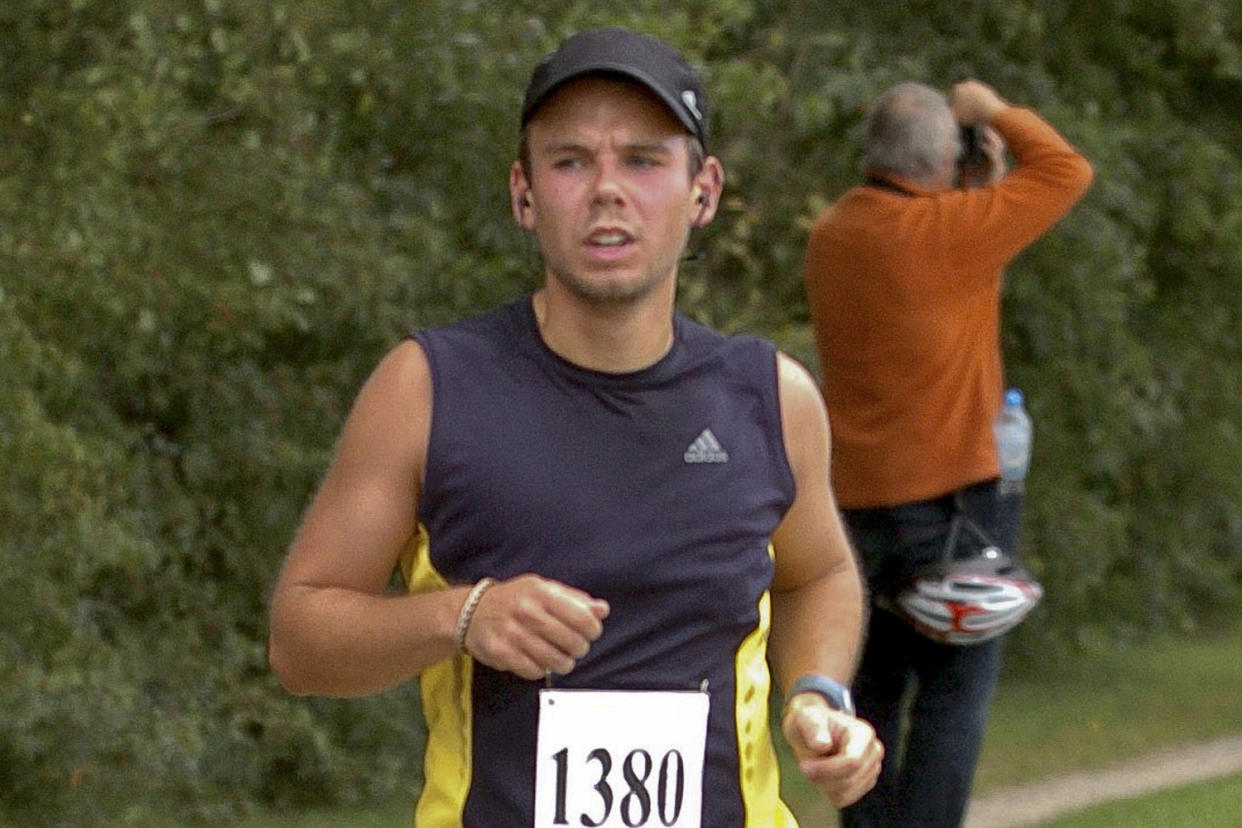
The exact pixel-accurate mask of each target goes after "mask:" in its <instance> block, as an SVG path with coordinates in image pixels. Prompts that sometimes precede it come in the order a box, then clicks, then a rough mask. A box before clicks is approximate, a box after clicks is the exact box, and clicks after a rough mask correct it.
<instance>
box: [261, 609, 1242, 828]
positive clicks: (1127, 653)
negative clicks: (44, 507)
mask: <svg viewBox="0 0 1242 828" xmlns="http://www.w3.org/2000/svg"><path fill="white" fill-rule="evenodd" d="M1240 686H1242V631H1235V632H1231V633H1228V634H1222V635H1213V636H1201V637H1196V638H1193V639H1164V640H1160V641H1155V642H1145V643H1142V644H1135V645H1133V646H1119V647H1115V648H1113V649H1112V650H1110V651H1108V652H1103V653H1097V654H1093V655H1084V656H1081V657H1079V658H1078V659H1076V660H1075V661H1074V662H1072V663H1058V664H1052V665H1049V668H1048V670H1047V671H1046V672H1044V673H1043V674H1040V675H1035V676H1031V677H1027V678H1023V679H1006V680H1005V681H1003V682H1002V685H1001V687H1000V690H999V692H998V694H997V698H996V702H995V704H994V705H993V707H992V715H991V723H990V725H989V728H988V733H987V737H986V740H985V742H984V749H983V756H982V759H981V760H980V765H979V769H978V775H977V779H976V786H975V787H976V791H979V792H984V791H987V790H989V789H992V788H996V787H999V786H1002V785H1009V784H1017V783H1021V782H1032V781H1035V780H1038V779H1041V778H1043V777H1046V776H1049V775H1051V774H1054V773H1064V772H1067V771H1073V770H1087V769H1093V768H1100V767H1103V766H1106V765H1110V764H1114V763H1116V762H1120V761H1124V760H1126V759H1128V758H1132V757H1134V756H1137V755H1141V754H1143V753H1147V752H1151V751H1155V750H1158V749H1160V748H1165V747H1172V746H1175V745H1178V744H1183V743H1186V742H1191V741H1195V740H1197V739H1206V738H1211V737H1214V736H1222V735H1226V734H1232V733H1239V732H1242V705H1240V704H1238V690H1237V688H1238V687H1240ZM777 741H778V744H780V746H781V758H782V765H783V772H782V777H783V778H782V789H783V793H784V795H785V798H786V801H787V802H788V803H789V805H790V807H791V808H792V809H793V811H794V813H795V814H796V815H797V816H798V818H799V821H800V822H801V823H802V824H803V826H825V825H834V824H835V815H834V812H833V810H832V808H831V807H830V806H829V805H827V803H826V802H825V801H824V800H823V798H822V797H821V796H820V795H819V794H818V792H817V791H815V790H814V789H813V788H811V786H810V785H809V784H808V783H807V782H806V781H805V780H804V779H802V777H801V776H800V775H799V774H798V772H797V770H796V769H795V768H794V766H793V764H792V762H791V760H790V757H789V755H788V752H787V751H785V750H784V749H783V743H781V742H780V739H779V738H778V740H777ZM1240 801H1242V778H1230V779H1229V780H1228V781H1220V780H1216V781H1211V782H1205V783H1201V784H1196V785H1192V786H1189V787H1187V788H1182V789H1176V790H1173V791H1166V792H1162V793H1160V794H1157V795H1154V796H1152V797H1143V798H1140V799H1137V800H1130V801H1128V802H1125V803H1114V804H1110V805H1105V806H1101V807H1100V808H1092V809H1090V811H1088V812H1084V814H1083V816H1084V818H1086V817H1087V816H1091V815H1095V814H1096V813H1097V812H1098V814H1099V816H1092V817H1091V818H1095V819H1098V820H1099V821H1095V822H1069V821H1064V820H1062V821H1057V822H1053V823H1048V828H1053V827H1054V826H1055V828H1071V826H1072V828H1097V827H1098V826H1127V828H1129V827H1130V826H1139V828H1143V827H1145V826H1161V828H1164V826H1171V828H1178V826H1183V825H1184V826H1191V825H1195V826H1198V825H1212V826H1214V828H1215V826H1236V827H1237V828H1242V816H1239V815H1238V813H1237V811H1238V807H1237V803H1238V802H1240ZM1131 805H1133V806H1134V807H1139V808H1141V809H1143V810H1141V811H1140V812H1138V814H1139V815H1138V816H1134V815H1133V814H1132V812H1128V811H1125V810H1116V809H1124V808H1126V807H1129V806H1131ZM412 808H413V803H412V802H411V801H408V800H403V801H400V802H397V803H390V804H385V805H381V806H377V807H376V808H373V809H365V810H364V809H350V810H345V809H342V810H337V811H319V812H314V813H309V814H302V815H288V816H281V815H270V816H267V815H265V816H260V817H255V818H252V819H249V820H247V821H245V822H244V823H241V828H345V826H349V828H355V827H357V828H372V826H374V828H380V826H385V828H386V827H387V826H400V825H404V826H408V825H410V821H411V811H412ZM1166 809H1167V810H1166ZM1166 813H1168V814H1171V815H1172V816H1169V817H1167V818H1166V817H1165V816H1163V815H1164V814H1166ZM1178 814H1182V815H1183V816H1177V815H1178ZM1185 814H1191V815H1193V814H1198V815H1199V817H1198V818H1194V819H1191V818H1189V817H1186V816H1184V815H1185ZM1216 814H1220V815H1221V816H1220V817H1219V818H1216V817H1215V815H1216ZM1207 815H1212V816H1211V817H1210V818H1208V817H1207ZM1067 819H1068V818H1067ZM1109 820H1112V821H1109ZM1179 820H1180V821H1179ZM1230 820H1233V821H1230Z"/></svg>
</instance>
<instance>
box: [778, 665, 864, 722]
mask: <svg viewBox="0 0 1242 828" xmlns="http://www.w3.org/2000/svg"><path fill="white" fill-rule="evenodd" d="M798 693H818V694H820V695H821V696H823V697H824V700H825V701H827V702H828V706H829V707H831V708H832V709H833V710H840V711H841V712H842V713H848V714H850V715H851V716H853V715H855V714H854V697H853V696H851V695H850V689H849V688H848V687H846V686H845V685H844V684H842V683H841V682H839V681H837V680H835V679H830V678H828V677H827V676H821V675H818V674H816V673H810V674H808V675H805V676H803V677H802V678H800V679H798V680H797V681H795V682H794V683H793V686H791V687H790V688H789V693H788V694H786V696H785V699H786V704H788V700H789V699H791V698H793V697H794V696H795V695H796V694H798Z"/></svg>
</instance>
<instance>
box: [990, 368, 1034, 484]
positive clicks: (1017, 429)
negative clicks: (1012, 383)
mask: <svg viewBox="0 0 1242 828" xmlns="http://www.w3.org/2000/svg"><path fill="white" fill-rule="evenodd" d="M992 430H993V433H994V434H995V435H996V456H997V459H998V460H999V461H1000V474H1001V479H1000V491H1001V494H1003V495H1011V494H1020V493H1021V492H1022V491H1023V489H1024V488H1025V487H1026V471H1027V468H1029V466H1030V464H1031V415H1030V414H1028V413H1027V411H1026V407H1025V406H1024V405H1023V399H1022V392H1021V391H1019V390H1018V389H1017V388H1010V389H1009V390H1008V391H1006V392H1005V405H1004V407H1003V408H1001V411H1000V414H999V415H997V417H996V422H995V424H994V425H993V427H992Z"/></svg>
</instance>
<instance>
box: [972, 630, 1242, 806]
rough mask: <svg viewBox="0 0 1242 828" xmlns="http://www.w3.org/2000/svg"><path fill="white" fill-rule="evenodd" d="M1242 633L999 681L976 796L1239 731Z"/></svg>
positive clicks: (1129, 649)
mask: <svg viewBox="0 0 1242 828" xmlns="http://www.w3.org/2000/svg"><path fill="white" fill-rule="evenodd" d="M1240 686H1242V632H1237V631H1234V632H1231V633H1229V634H1222V635H1212V636H1207V637H1201V638H1195V639H1189V640H1186V639H1163V640H1160V641H1156V642H1152V643H1145V644H1142V645H1134V646H1120V647H1116V648H1114V649H1112V650H1110V651H1108V652H1105V653H1099V654H1096V655H1093V656H1089V657H1084V658H1082V659H1081V660H1080V661H1078V662H1076V663H1075V664H1073V665H1057V666H1056V667H1055V668H1054V669H1050V670H1049V672H1048V674H1047V675H1045V676H1042V677H1041V676H1036V677H1033V678H1028V679H1024V680H1021V681H1007V682H1005V683H1003V684H1002V686H1001V688H1000V691H999V692H998V694H997V699H996V702H995V704H994V705H993V708H992V716H991V721H990V724H989V727H988V734H987V737H986V740H985V741H984V747H983V756H982V758H981V759H980V763H979V770H978V775H977V779H976V790H979V791H986V790H988V789H989V788H994V787H997V786H1001V785H1006V784H1013V783H1019V782H1024V781H1031V780H1035V779H1039V778H1041V777H1045V776H1049V775H1051V774H1054V773H1062V772H1064V771H1069V770H1084V769H1090V768H1099V767H1103V766H1105V765H1109V764H1113V763H1116V762H1119V761H1124V760H1125V759H1129V758H1132V757H1135V756H1139V755H1142V754H1145V753H1150V752H1152V751H1155V750H1158V749H1160V748H1165V747H1173V746H1175V745H1178V744H1184V743H1186V742H1192V741H1195V740H1198V739H1205V738H1210V737H1213V736H1221V735H1225V734H1230V733H1239V732H1242V704H1239V703H1238V687H1240Z"/></svg>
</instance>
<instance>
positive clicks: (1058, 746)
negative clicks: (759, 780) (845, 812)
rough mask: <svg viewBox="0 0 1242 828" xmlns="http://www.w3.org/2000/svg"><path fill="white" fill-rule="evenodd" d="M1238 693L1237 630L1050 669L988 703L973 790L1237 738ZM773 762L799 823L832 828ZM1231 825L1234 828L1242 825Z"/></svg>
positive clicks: (829, 814) (827, 815)
mask: <svg viewBox="0 0 1242 828" xmlns="http://www.w3.org/2000/svg"><path fill="white" fill-rule="evenodd" d="M1238 687H1242V632H1237V631H1235V632H1231V633H1229V634H1220V635H1211V636H1202V637H1197V638H1193V639H1180V638H1169V639H1162V640H1159V641H1153V642H1144V643H1142V644H1136V645H1133V646H1119V647H1114V648H1113V649H1111V650H1109V651H1107V652H1101V653H1096V654H1092V655H1084V656H1082V657H1080V658H1079V659H1077V660H1075V661H1074V662H1073V663H1068V664H1067V663H1058V664H1055V665H1049V669H1048V670H1047V671H1046V672H1045V673H1043V674H1040V675H1034V676H1030V677H1027V678H1023V679H1006V680H1005V681H1004V682H1003V683H1002V685H1001V687H1000V689H999V690H998V692H997V697H996V701H995V703H994V704H993V706H992V711H991V718H990V723H989V726H988V732H987V736H986V738H985V741H984V747H983V755H982V757H981V759H980V762H979V768H978V771H977V774H976V780H975V790H976V792H986V791H988V790H989V789H994V788H997V787H1001V786H1004V785H1010V784H1018V783H1022V782H1033V781H1035V780H1038V779H1041V778H1044V777H1047V776H1050V775H1052V774H1056V773H1064V772H1067V771H1074V770H1088V769H1094V768H1101V767H1104V766H1106V765H1111V764H1114V763H1117V762H1121V761H1125V760H1126V759H1130V758H1133V757H1135V756H1139V755H1142V754H1144V753H1149V752H1152V751H1155V750H1159V749H1161V748H1167V747H1173V746H1175V745H1178V744H1184V743H1187V742H1192V741H1195V740H1198V739H1206V738H1211V737H1214V736H1222V735H1227V734H1232V733H1240V732H1242V704H1239V703H1238V689H1237V688H1238ZM782 758H783V759H785V760H786V761H785V762H784V770H783V772H782V785H783V793H784V796H785V799H786V801H787V802H788V803H789V805H790V807H791V808H792V809H793V811H794V813H795V815H796V816H798V818H799V821H800V822H801V823H802V824H803V825H815V826H822V825H833V824H835V823H834V822H833V819H834V816H833V814H834V812H833V810H832V808H831V807H829V806H828V805H827V804H826V803H824V801H823V799H822V797H820V796H819V794H818V793H817V792H816V791H815V790H814V789H812V788H811V787H810V785H808V784H807V783H806V782H805V781H804V780H803V779H802V778H801V777H800V776H799V775H798V773H797V770H796V769H794V768H793V766H792V764H791V763H789V762H788V755H787V754H782ZM1236 801H1242V800H1235V802H1236ZM1117 824H1119V825H1121V824H1125V825H1133V826H1146V825H1161V826H1163V825H1164V823H1162V822H1158V821H1157V822H1133V823H1117ZM1201 824H1204V825H1213V826H1215V825H1216V823H1213V822H1204V823H1201ZM1221 824H1222V825H1229V824H1230V823H1221ZM1237 824H1238V825H1240V826H1242V819H1240V820H1239V822H1238V823H1237Z"/></svg>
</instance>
